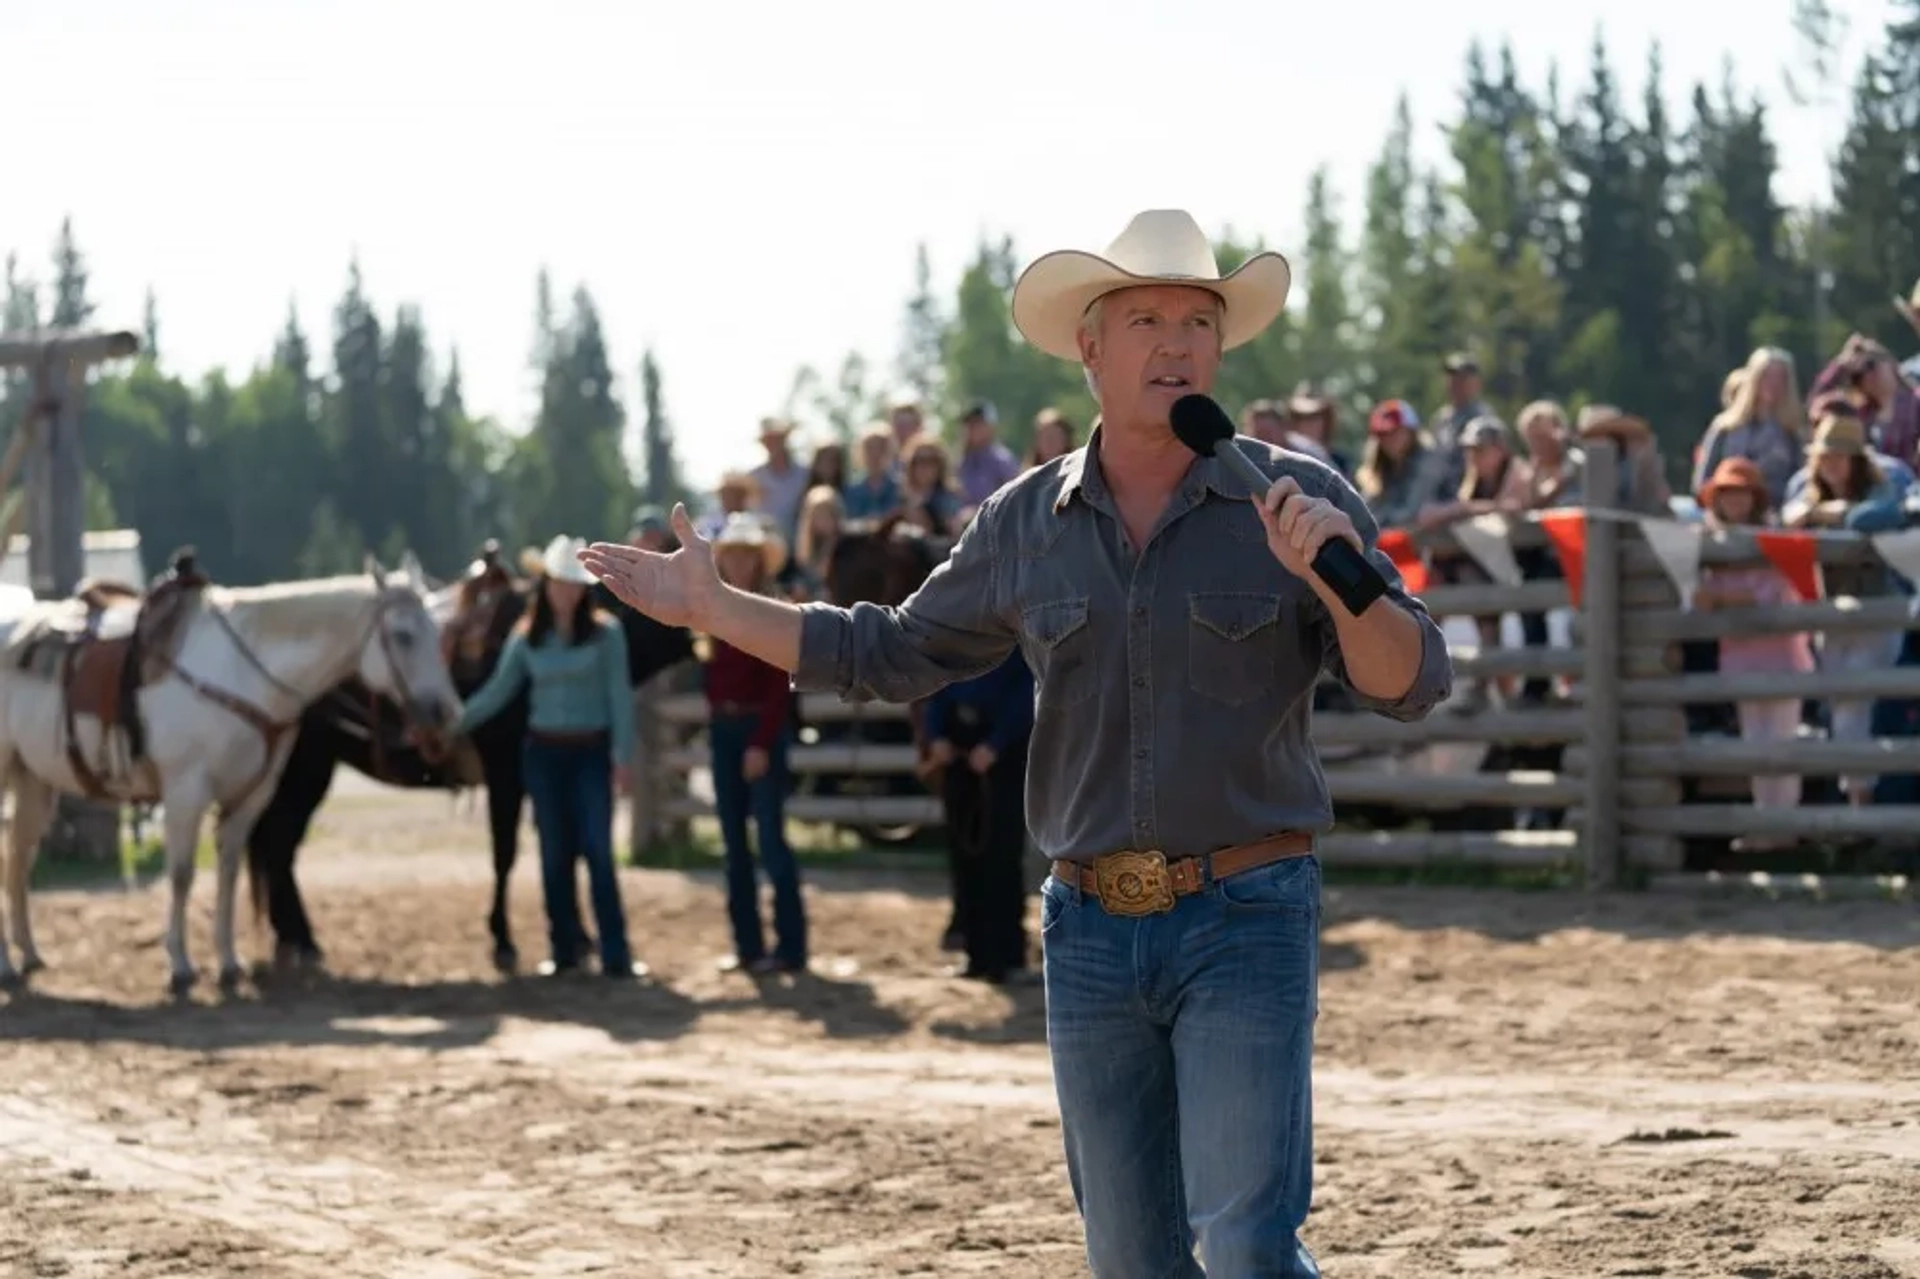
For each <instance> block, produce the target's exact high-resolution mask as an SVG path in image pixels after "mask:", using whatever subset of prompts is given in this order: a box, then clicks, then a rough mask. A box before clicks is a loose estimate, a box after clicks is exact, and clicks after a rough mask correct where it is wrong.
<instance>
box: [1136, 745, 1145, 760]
mask: <svg viewBox="0 0 1920 1279" xmlns="http://www.w3.org/2000/svg"><path fill="white" fill-rule="evenodd" d="M1133 757H1134V758H1135V759H1145V758H1146V757H1147V748H1146V747H1144V746H1142V747H1141V748H1140V749H1138V750H1136V751H1135V752H1134V753H1133Z"/></svg>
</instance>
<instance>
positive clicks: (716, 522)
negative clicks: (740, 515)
mask: <svg viewBox="0 0 1920 1279" xmlns="http://www.w3.org/2000/svg"><path fill="white" fill-rule="evenodd" d="M713 491H714V497H715V498H716V499H717V500H718V502H719V509H717V510H713V511H709V512H707V514H705V515H703V516H701V517H700V525H699V528H700V536H702V537H704V538H707V539H709V540H711V539H712V538H714V537H716V536H718V535H719V532H720V530H721V529H722V528H724V527H725V526H726V523H727V517H728V516H729V515H732V514H734V513H735V512H736V511H759V510H760V509H761V506H760V480H759V478H758V477H757V476H756V475H755V474H754V473H753V472H751V471H742V470H738V469H729V470H725V471H722V472H721V473H720V482H719V483H718V484H716V485H715V486H714V490H713ZM669 531H671V530H669Z"/></svg>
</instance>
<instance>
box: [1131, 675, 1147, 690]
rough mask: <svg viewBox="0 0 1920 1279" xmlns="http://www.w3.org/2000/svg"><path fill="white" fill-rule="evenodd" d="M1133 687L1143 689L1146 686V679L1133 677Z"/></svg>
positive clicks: (1144, 677)
mask: <svg viewBox="0 0 1920 1279" xmlns="http://www.w3.org/2000/svg"><path fill="white" fill-rule="evenodd" d="M1133 686H1134V687H1135V688H1145V687H1146V686H1147V677H1146V676H1145V675H1135V676H1134V677H1133Z"/></svg>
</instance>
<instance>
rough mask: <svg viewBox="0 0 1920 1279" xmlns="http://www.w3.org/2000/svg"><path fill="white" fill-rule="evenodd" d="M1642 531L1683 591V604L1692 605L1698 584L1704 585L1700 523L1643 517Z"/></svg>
mask: <svg viewBox="0 0 1920 1279" xmlns="http://www.w3.org/2000/svg"><path fill="white" fill-rule="evenodd" d="M1640 535H1641V536H1642V537H1644V538H1646V539H1647V549H1649V550H1651V551H1652V552H1653V557H1654V558H1655V559H1657V560H1659V561H1660V567H1661V568H1663V569H1665V570H1666V571H1667V576H1668V577H1670V578H1672V579H1673V588H1674V589H1675V590H1677V591H1679V592H1680V606H1681V607H1682V608H1692V607H1693V592H1694V588H1695V587H1697V586H1699V585H1700V535H1701V528H1700V525H1698V524H1689V523H1687V522H1685V521H1684V520H1641V521H1640Z"/></svg>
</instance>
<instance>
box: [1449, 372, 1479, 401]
mask: <svg viewBox="0 0 1920 1279" xmlns="http://www.w3.org/2000/svg"><path fill="white" fill-rule="evenodd" d="M1447 398H1448V399H1450V400H1452V401H1453V402H1454V403H1455V404H1471V403H1473V402H1474V401H1475V400H1477V399H1479V398H1480V375H1479V374H1478V373H1469V372H1465V371H1462V372H1459V373H1449V374H1447Z"/></svg>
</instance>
